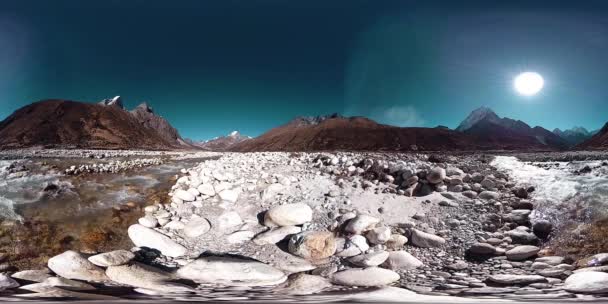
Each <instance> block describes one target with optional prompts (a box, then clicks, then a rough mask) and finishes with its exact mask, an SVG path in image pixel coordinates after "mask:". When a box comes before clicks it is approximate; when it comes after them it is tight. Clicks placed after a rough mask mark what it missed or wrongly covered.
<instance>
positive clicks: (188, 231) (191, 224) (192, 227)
mask: <svg viewBox="0 0 608 304" xmlns="http://www.w3.org/2000/svg"><path fill="white" fill-rule="evenodd" d="M210 229H211V224H209V221H208V220H207V219H206V218H204V217H198V218H193V219H191V220H190V221H188V223H186V225H185V226H184V229H183V232H184V235H185V236H186V237H188V238H197V237H199V236H202V235H204V234H205V233H207V232H208V231H209V230H210Z"/></svg>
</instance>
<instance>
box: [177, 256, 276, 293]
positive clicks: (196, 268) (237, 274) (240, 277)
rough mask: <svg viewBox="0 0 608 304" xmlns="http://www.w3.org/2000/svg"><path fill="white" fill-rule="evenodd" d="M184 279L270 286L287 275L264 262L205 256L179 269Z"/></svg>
mask: <svg viewBox="0 0 608 304" xmlns="http://www.w3.org/2000/svg"><path fill="white" fill-rule="evenodd" d="M177 276H178V277H180V278H182V279H187V280H192V281H195V282H197V283H201V284H218V285H227V286H270V285H277V284H280V283H283V282H284V281H285V280H286V279H287V276H286V275H285V274H284V273H283V272H281V271H280V270H278V269H276V268H274V267H272V266H269V265H266V264H264V263H261V262H258V261H255V260H247V259H239V258H233V257H215V256H212V257H203V258H199V259H197V260H194V261H193V262H191V263H189V264H187V265H185V266H184V267H182V268H180V269H179V270H178V271H177Z"/></svg>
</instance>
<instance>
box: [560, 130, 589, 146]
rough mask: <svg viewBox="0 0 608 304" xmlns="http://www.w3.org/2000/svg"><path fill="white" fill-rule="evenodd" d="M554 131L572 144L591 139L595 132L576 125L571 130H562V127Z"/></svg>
mask: <svg viewBox="0 0 608 304" xmlns="http://www.w3.org/2000/svg"><path fill="white" fill-rule="evenodd" d="M553 133H554V134H556V135H557V136H559V137H561V138H563V139H564V140H565V141H566V142H567V143H568V145H570V146H576V145H578V144H580V143H582V142H584V141H586V140H588V139H590V138H591V137H592V136H593V134H595V133H592V132H589V131H588V130H587V129H585V128H583V127H574V128H572V129H569V130H564V131H562V130H560V129H555V130H553Z"/></svg>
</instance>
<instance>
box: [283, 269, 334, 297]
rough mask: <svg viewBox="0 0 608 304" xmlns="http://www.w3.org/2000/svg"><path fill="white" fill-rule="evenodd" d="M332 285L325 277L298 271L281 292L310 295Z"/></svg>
mask: <svg viewBox="0 0 608 304" xmlns="http://www.w3.org/2000/svg"><path fill="white" fill-rule="evenodd" d="M330 286H331V283H329V280H327V279H326V278H324V277H321V276H316V275H309V274H304V273H298V274H295V275H293V276H291V277H290V278H289V281H288V284H287V287H286V288H285V289H284V290H281V292H283V291H284V292H286V293H287V294H290V295H309V294H315V293H318V292H321V291H323V289H326V288H328V287H330Z"/></svg>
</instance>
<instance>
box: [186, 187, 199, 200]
mask: <svg viewBox="0 0 608 304" xmlns="http://www.w3.org/2000/svg"><path fill="white" fill-rule="evenodd" d="M186 191H188V192H189V193H190V194H192V195H194V197H195V199H196V197H197V196H199V195H201V193H200V192H199V191H198V190H196V189H194V188H189V189H188V190H186Z"/></svg>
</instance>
